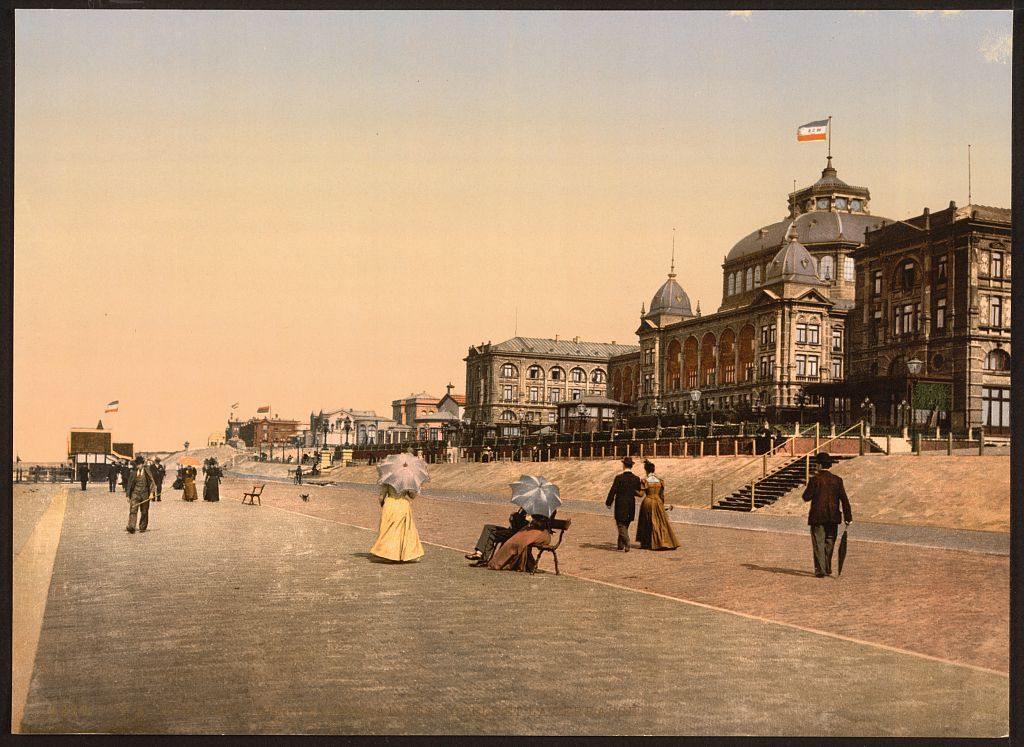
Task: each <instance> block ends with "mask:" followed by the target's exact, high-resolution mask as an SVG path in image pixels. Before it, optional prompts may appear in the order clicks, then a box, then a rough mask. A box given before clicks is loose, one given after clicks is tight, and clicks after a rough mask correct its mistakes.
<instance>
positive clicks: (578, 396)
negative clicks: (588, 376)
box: [572, 389, 583, 400]
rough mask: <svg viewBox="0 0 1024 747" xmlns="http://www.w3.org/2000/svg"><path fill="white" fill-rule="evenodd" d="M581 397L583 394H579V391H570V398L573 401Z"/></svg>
mask: <svg viewBox="0 0 1024 747" xmlns="http://www.w3.org/2000/svg"><path fill="white" fill-rule="evenodd" d="M582 396H583V392H581V391H580V390H579V389H573V390H572V398H573V399H574V400H577V399H580V398H581V397H582Z"/></svg>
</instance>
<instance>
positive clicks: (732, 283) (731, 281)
mask: <svg viewBox="0 0 1024 747" xmlns="http://www.w3.org/2000/svg"><path fill="white" fill-rule="evenodd" d="M735 292H736V278H735V277H734V276H733V274H732V273H731V272H730V273H729V288H728V290H727V291H726V295H729V296H731V295H733V294H734V293H735Z"/></svg>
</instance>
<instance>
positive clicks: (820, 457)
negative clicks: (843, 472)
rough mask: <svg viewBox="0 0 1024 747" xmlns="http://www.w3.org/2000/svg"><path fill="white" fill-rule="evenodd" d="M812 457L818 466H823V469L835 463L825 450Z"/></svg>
mask: <svg viewBox="0 0 1024 747" xmlns="http://www.w3.org/2000/svg"><path fill="white" fill-rule="evenodd" d="M814 459H815V461H817V462H818V464H819V465H820V466H822V467H824V468H825V469H828V468H829V467H831V466H832V465H833V464H835V459H833V458H832V455H831V454H829V453H828V452H827V451H819V452H818V453H817V454H816V455H815V457H814Z"/></svg>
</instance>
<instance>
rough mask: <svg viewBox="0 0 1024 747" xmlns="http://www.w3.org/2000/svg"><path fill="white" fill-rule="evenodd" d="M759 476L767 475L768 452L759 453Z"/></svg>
mask: <svg viewBox="0 0 1024 747" xmlns="http://www.w3.org/2000/svg"><path fill="white" fill-rule="evenodd" d="M761 477H768V452H767V451H766V452H765V453H764V454H762V455H761Z"/></svg>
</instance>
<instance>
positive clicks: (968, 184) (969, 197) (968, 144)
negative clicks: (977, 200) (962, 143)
mask: <svg viewBox="0 0 1024 747" xmlns="http://www.w3.org/2000/svg"><path fill="white" fill-rule="evenodd" d="M967 204H968V205H970V204H971V144H970V143H967Z"/></svg>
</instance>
